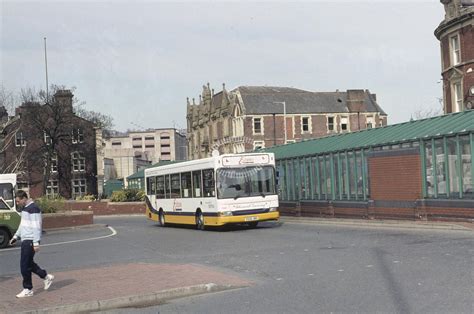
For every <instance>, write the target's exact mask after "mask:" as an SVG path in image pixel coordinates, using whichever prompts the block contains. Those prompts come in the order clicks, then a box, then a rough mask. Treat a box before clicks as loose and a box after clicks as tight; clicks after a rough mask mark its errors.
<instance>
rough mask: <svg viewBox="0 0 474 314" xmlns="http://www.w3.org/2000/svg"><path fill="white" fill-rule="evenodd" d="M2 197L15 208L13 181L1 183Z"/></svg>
mask: <svg viewBox="0 0 474 314" xmlns="http://www.w3.org/2000/svg"><path fill="white" fill-rule="evenodd" d="M0 197H1V198H3V199H4V200H5V202H6V203H7V204H8V206H10V207H12V208H13V205H14V200H13V185H12V184H11V183H0Z"/></svg>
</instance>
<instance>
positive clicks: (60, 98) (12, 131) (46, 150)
mask: <svg viewBox="0 0 474 314" xmlns="http://www.w3.org/2000/svg"><path fill="white" fill-rule="evenodd" d="M72 98H73V94H72V93H71V91H69V90H59V91H58V92H57V93H56V94H55V95H54V97H53V100H52V101H51V103H50V104H44V105H41V104H39V103H24V104H22V105H21V106H20V107H18V108H16V112H15V116H14V117H10V118H8V119H5V117H3V119H2V121H4V123H3V125H2V127H1V128H0V131H1V132H0V155H1V157H0V159H1V161H2V162H1V164H0V173H12V172H13V173H16V174H17V175H18V188H19V189H26V190H28V191H29V192H30V195H31V196H32V197H33V198H35V197H39V196H42V195H44V194H46V195H48V196H63V197H65V198H76V197H80V196H82V195H86V194H93V195H95V194H97V193H98V191H97V181H98V180H99V179H100V178H99V177H98V175H97V158H98V154H97V151H98V149H99V147H98V146H97V144H98V143H97V142H98V139H99V140H100V134H101V130H100V129H99V128H96V126H95V125H94V124H93V123H92V122H90V121H87V120H84V119H82V118H80V117H78V116H76V115H75V114H74V112H73V107H72ZM3 116H4V114H3Z"/></svg>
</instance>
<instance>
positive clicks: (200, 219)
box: [195, 208, 205, 230]
mask: <svg viewBox="0 0 474 314" xmlns="http://www.w3.org/2000/svg"><path fill="white" fill-rule="evenodd" d="M195 221H196V229H198V230H204V229H205V225H204V214H203V213H202V210H201V209H200V208H198V209H196V215H195Z"/></svg>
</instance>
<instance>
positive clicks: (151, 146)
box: [145, 144, 155, 148]
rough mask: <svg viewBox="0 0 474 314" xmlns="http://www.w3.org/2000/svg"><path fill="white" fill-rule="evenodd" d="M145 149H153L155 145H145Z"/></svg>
mask: <svg viewBox="0 0 474 314" xmlns="http://www.w3.org/2000/svg"><path fill="white" fill-rule="evenodd" d="M145 148H155V144H149V145H145Z"/></svg>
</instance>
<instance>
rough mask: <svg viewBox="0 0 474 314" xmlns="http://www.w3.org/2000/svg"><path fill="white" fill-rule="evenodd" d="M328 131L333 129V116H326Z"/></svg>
mask: <svg viewBox="0 0 474 314" xmlns="http://www.w3.org/2000/svg"><path fill="white" fill-rule="evenodd" d="M328 131H329V132H333V131H334V117H328Z"/></svg>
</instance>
